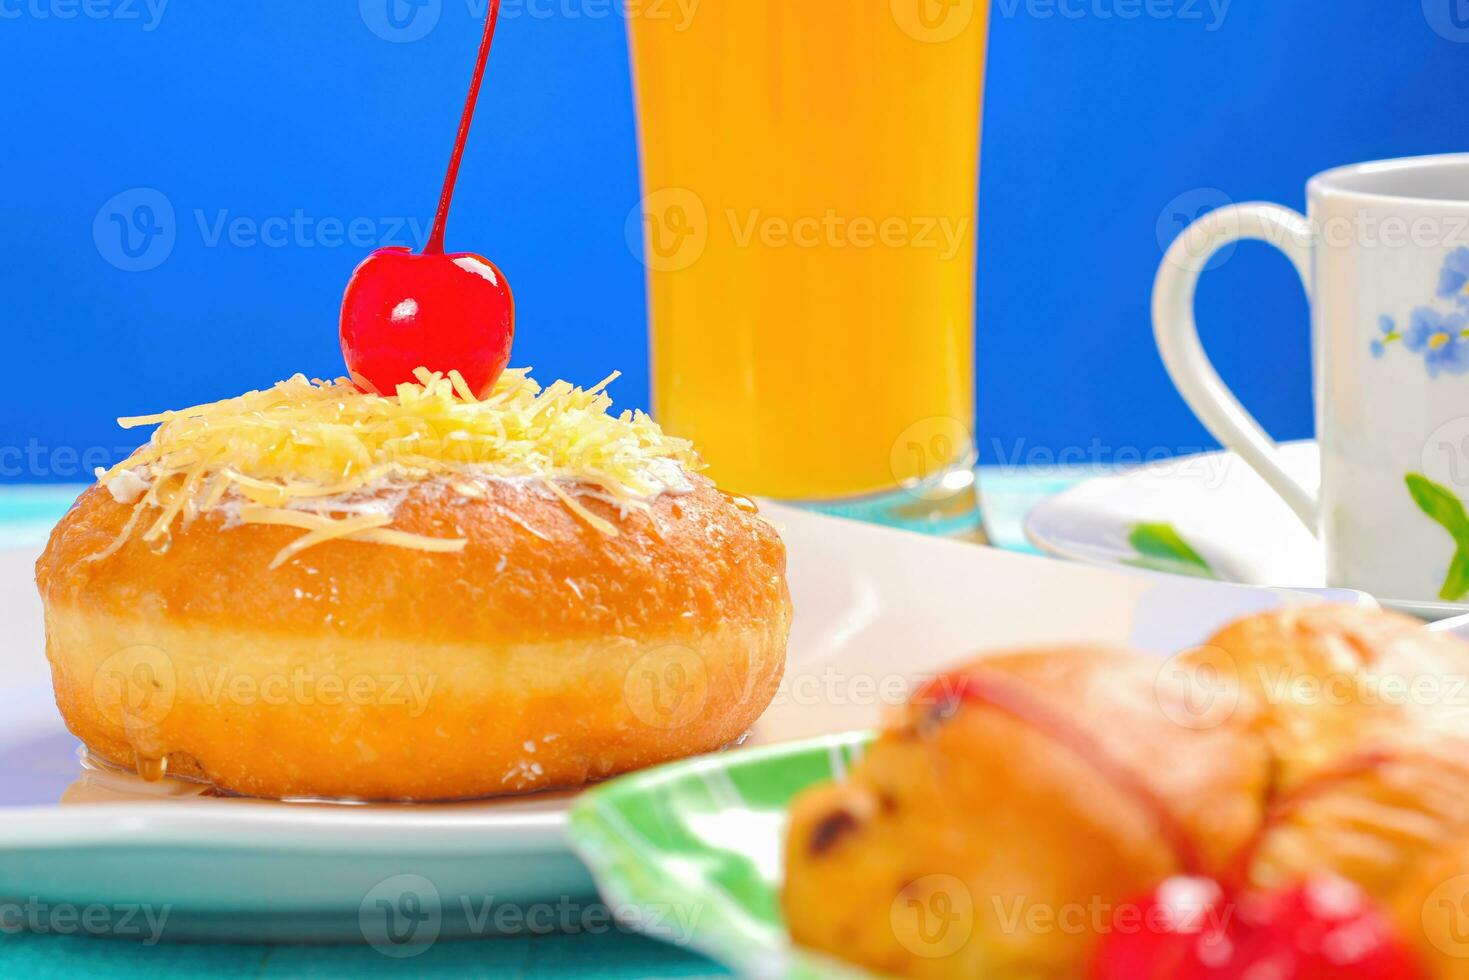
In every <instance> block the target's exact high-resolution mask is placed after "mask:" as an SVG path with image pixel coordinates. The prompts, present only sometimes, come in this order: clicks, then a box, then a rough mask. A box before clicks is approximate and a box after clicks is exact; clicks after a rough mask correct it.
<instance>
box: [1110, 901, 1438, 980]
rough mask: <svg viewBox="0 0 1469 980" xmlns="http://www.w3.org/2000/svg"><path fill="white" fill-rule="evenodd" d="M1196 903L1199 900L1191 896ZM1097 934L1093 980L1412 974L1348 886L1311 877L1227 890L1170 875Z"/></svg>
mask: <svg viewBox="0 0 1469 980" xmlns="http://www.w3.org/2000/svg"><path fill="white" fill-rule="evenodd" d="M1201 902H1202V903H1203V904H1201ZM1133 905H1134V906H1135V907H1136V909H1137V911H1138V913H1139V914H1136V915H1132V916H1130V917H1129V918H1127V919H1125V920H1124V919H1123V918H1121V917H1120V915H1121V913H1119V916H1118V917H1117V918H1116V919H1115V920H1114V922H1113V926H1112V929H1111V930H1110V931H1109V932H1108V933H1107V935H1106V936H1104V937H1103V938H1102V942H1101V945H1100V946H1099V948H1098V950H1097V954H1096V959H1095V960H1094V961H1093V965H1092V978H1093V980H1256V978H1269V980H1329V978H1330V980H1369V978H1371V980H1419V978H1421V977H1422V976H1423V972H1422V969H1421V967H1420V966H1419V964H1418V962H1417V960H1416V958H1415V957H1414V956H1413V954H1412V953H1411V952H1410V951H1409V950H1408V948H1407V947H1406V946H1405V945H1404V944H1403V942H1402V940H1401V939H1400V938H1399V937H1398V936H1397V934H1396V933H1395V932H1394V930H1393V927H1392V924H1391V923H1390V922H1389V921H1388V919H1387V917H1386V916H1384V915H1383V913H1382V912H1381V910H1379V909H1378V908H1377V907H1376V905H1374V904H1373V902H1372V900H1371V899H1370V898H1369V897H1368V896H1367V895H1366V894H1365V893H1364V892H1363V891H1362V890H1361V889H1360V888H1358V887H1357V886H1356V885H1354V884H1352V883H1351V882H1348V881H1345V880H1343V879H1341V878H1336V877H1322V878H1317V879H1313V880H1311V881H1309V882H1307V883H1305V884H1302V885H1297V886H1296V887H1293V888H1288V889H1283V890H1281V891H1276V892H1271V893H1268V894H1249V895H1245V896H1243V897H1240V898H1238V899H1235V898H1232V897H1230V896H1229V895H1228V894H1227V893H1225V892H1224V891H1223V889H1221V888H1220V887H1219V886H1218V885H1217V884H1215V883H1213V882H1211V881H1208V880H1207V879H1198V878H1173V879H1170V880H1169V881H1166V882H1164V883H1163V884H1162V885H1160V886H1159V887H1158V888H1157V889H1156V890H1154V891H1153V892H1151V893H1149V894H1148V895H1146V896H1144V897H1143V899H1142V900H1140V901H1139V902H1136V903H1133Z"/></svg>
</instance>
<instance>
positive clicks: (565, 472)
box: [96, 368, 702, 568]
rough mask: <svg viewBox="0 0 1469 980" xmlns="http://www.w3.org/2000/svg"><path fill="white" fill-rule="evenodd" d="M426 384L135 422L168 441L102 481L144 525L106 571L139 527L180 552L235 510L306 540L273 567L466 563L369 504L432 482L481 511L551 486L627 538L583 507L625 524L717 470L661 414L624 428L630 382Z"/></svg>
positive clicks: (126, 422)
mask: <svg viewBox="0 0 1469 980" xmlns="http://www.w3.org/2000/svg"><path fill="white" fill-rule="evenodd" d="M415 377H416V378H417V382H416V383H408V384H401V385H399V386H398V388H397V390H396V392H395V393H394V394H393V395H391V396H388V397H384V396H380V395H375V394H370V393H366V392H363V391H360V390H359V389H358V388H357V387H356V386H355V385H353V384H352V383H351V382H350V381H348V380H346V379H338V380H336V381H308V380H307V379H306V378H305V377H304V376H302V375H296V376H295V377H293V378H290V379H289V380H286V381H282V382H280V383H278V384H276V385H274V386H273V387H271V388H269V389H266V390H264V391H251V392H247V393H246V394H243V395H239V396H237V397H234V398H228V399H225V400H223V401H219V402H213V403H211V404H206V405H199V406H196V407H193V408H187V409H183V410H180V411H170V412H161V413H158V414H156V415H146V416H138V417H134V418H124V419H119V420H118V422H119V424H120V425H122V426H123V427H124V428H134V427H137V426H147V425H156V426H158V428H157V429H156V431H154V433H153V436H152V438H151V439H150V440H149V441H148V442H147V443H145V444H144V445H142V446H140V447H139V448H138V449H137V450H136V451H135V452H134V453H133V454H132V455H131V456H130V457H129V458H128V459H126V460H124V461H123V462H122V463H120V464H118V465H117V466H115V467H113V468H112V469H110V470H108V471H106V472H103V473H100V474H99V475H98V480H99V482H100V483H102V484H103V485H104V486H110V485H111V484H113V482H114V481H120V482H119V483H118V484H117V488H115V489H114V495H115V496H118V497H119V499H120V500H127V501H128V502H132V505H133V507H134V508H135V511H134V513H133V515H132V516H131V517H130V519H129V521H128V523H127V526H126V527H125V529H124V530H123V532H122V534H121V536H120V537H119V539H118V540H117V541H116V542H114V543H113V546H112V547H111V548H109V549H107V550H106V551H105V552H103V553H101V554H99V555H97V556H96V557H97V558H103V557H106V556H107V555H109V554H112V553H114V552H115V551H116V550H117V548H118V547H120V546H121V545H122V543H123V541H125V540H126V539H127V538H128V537H129V536H130V535H132V534H133V533H135V532H136V531H137V529H138V527H139V526H142V527H144V528H145V530H144V531H143V532H142V537H143V540H145V541H148V542H149V543H151V544H153V545H154V546H155V547H158V548H160V549H161V548H164V547H166V546H167V543H168V540H169V535H170V532H171V530H172V528H173V527H174V526H175V525H176V524H177V523H178V522H179V521H185V522H187V521H190V520H192V519H194V518H195V517H196V516H197V515H198V514H201V513H206V512H209V511H213V510H217V509H220V508H233V510H232V511H231V513H232V514H234V515H235V516H236V517H237V519H238V521H239V522H240V523H242V524H273V525H279V526H284V527H291V528H296V529H299V530H301V531H303V532H304V534H303V535H302V536H301V537H300V538H298V539H296V540H295V541H293V542H292V543H291V544H290V545H289V546H287V547H286V548H285V549H283V550H282V551H281V552H280V553H279V554H278V555H277V556H276V558H275V561H274V562H273V563H272V565H271V567H272V568H275V567H278V566H279V565H281V564H282V563H284V562H286V561H288V560H290V559H291V558H292V557H294V556H296V555H298V554H300V553H301V552H302V551H304V550H306V549H307V548H310V547H313V546H315V545H318V544H322V543H324V542H326V541H332V540H339V539H341V540H350V541H361V542H369V543H375V544H381V545H389V546H394V547H402V548H413V549H417V550H421V551H430V552H454V551H460V550H463V548H464V547H465V546H466V544H467V542H466V541H465V540H463V539H462V538H433V537H427V536H424V535H420V534H412V533H409V532H406V531H403V530H401V529H397V528H393V527H391V523H392V516H391V514H390V513H388V511H390V510H391V509H392V508H391V506H390V505H389V506H387V507H386V508H384V507H376V508H375V509H372V508H369V509H367V510H364V508H363V507H362V506H360V503H361V500H362V499H363V498H366V499H368V500H369V501H370V500H371V499H372V497H373V495H374V494H376V493H377V492H378V491H380V490H382V489H383V488H385V487H387V488H392V487H397V488H401V487H403V486H405V485H411V484H413V483H416V482H420V481H424V480H430V479H442V480H443V481H444V483H445V486H446V488H449V489H453V490H455V491H456V492H458V493H459V494H460V495H461V496H462V497H465V498H470V499H473V498H475V497H477V496H478V497H482V496H484V492H483V489H482V488H483V485H484V484H483V480H484V478H499V479H510V480H516V481H525V482H527V484H539V485H542V486H545V487H547V488H548V489H549V490H550V492H551V493H552V494H553V495H554V496H555V497H556V498H557V499H558V500H559V501H561V503H562V504H563V505H564V506H565V507H566V508H567V510H568V511H569V512H570V513H571V514H573V515H575V517H576V518H577V519H579V520H581V521H583V522H585V523H586V524H587V525H589V526H591V527H593V528H595V529H596V530H597V531H598V532H600V533H602V534H606V535H609V536H616V535H617V534H618V529H617V526H616V525H615V524H614V523H612V522H611V521H608V520H606V519H604V518H602V517H599V516H598V515H596V514H594V513H593V512H592V511H590V510H588V509H587V507H586V506H585V505H584V504H582V503H581V502H580V500H578V499H577V498H578V497H579V496H581V495H583V494H585V495H587V496H593V497H597V498H599V499H604V500H608V501H610V502H612V503H614V504H616V505H617V506H618V507H619V509H620V510H621V511H622V512H623V513H624V514H625V513H626V512H627V511H628V510H646V509H647V502H648V501H649V500H651V499H652V498H654V497H657V496H658V495H659V494H660V493H663V492H665V491H669V490H674V489H678V488H680V487H681V486H682V487H686V486H687V484H686V483H685V482H684V475H685V474H686V473H687V472H692V471H695V470H698V469H700V468H701V466H702V464H701V463H700V461H699V459H698V457H697V455H696V454H695V453H694V451H693V447H692V446H691V445H690V443H689V442H687V441H686V440H683V439H678V438H674V437H672V436H668V435H665V434H664V433H663V431H662V429H660V428H659V427H658V425H657V424H656V423H655V422H653V420H652V419H650V418H649V417H648V416H647V415H646V414H644V413H642V412H623V413H621V414H620V415H617V416H614V415H612V414H610V412H609V409H610V408H611V405H612V401H611V399H610V398H609V397H608V395H607V394H606V393H605V390H604V389H605V388H606V387H607V385H609V384H610V383H611V382H612V381H614V380H615V379H616V378H617V374H615V373H614V374H612V375H611V376H609V377H608V378H606V379H605V380H603V381H602V382H601V383H600V384H598V385H596V386H595V387H593V388H590V389H582V388H577V387H575V386H573V385H571V384H568V383H567V382H565V381H557V382H555V383H554V384H552V385H550V386H549V387H547V388H545V389H542V388H541V387H540V386H539V385H538V384H536V382H535V381H534V380H532V379H531V377H530V374H529V371H528V370H525V369H513V370H509V371H506V372H505V373H504V374H502V375H501V377H500V379H499V380H498V381H497V382H496V384H495V386H494V388H493V389H492V390H491V391H490V392H489V393H488V394H487V395H486V396H485V397H484V398H482V399H477V398H475V396H474V395H473V393H472V392H471V390H470V388H469V386H468V385H467V384H466V383H465V381H464V378H463V377H461V376H460V375H459V373H458V372H457V371H451V372H449V374H448V375H443V374H438V373H433V372H429V371H427V370H425V369H422V368H420V369H419V370H418V371H417V372H415ZM139 480H142V481H143V483H142V484H139V483H138V481H139ZM139 485H146V487H147V490H146V492H145V493H142V494H141V495H140V496H138V499H137V500H136V502H133V501H132V493H137V491H132V492H131V493H128V491H130V490H131V488H133V487H135V486H139ZM124 494H127V496H124ZM145 514H146V516H145Z"/></svg>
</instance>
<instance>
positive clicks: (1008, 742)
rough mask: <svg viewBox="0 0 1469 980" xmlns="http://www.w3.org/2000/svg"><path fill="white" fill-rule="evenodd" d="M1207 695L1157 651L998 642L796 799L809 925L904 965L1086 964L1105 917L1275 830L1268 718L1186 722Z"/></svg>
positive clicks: (827, 948)
mask: <svg viewBox="0 0 1469 980" xmlns="http://www.w3.org/2000/svg"><path fill="white" fill-rule="evenodd" d="M1188 696H1189V691H1188V687H1187V684H1186V683H1184V682H1181V681H1180V682H1178V683H1174V682H1172V681H1169V680H1168V679H1167V677H1166V676H1165V677H1164V678H1163V679H1162V680H1161V681H1160V678H1159V675H1158V665H1157V663H1156V662H1150V661H1149V660H1147V659H1146V658H1143V657H1141V656H1138V655H1136V654H1132V653H1129V652H1127V651H1119V650H1112V649H1103V648H1086V647H1065V648H1058V649H1049V650H1034V651H1028V652H1020V653H1011V654H996V655H992V656H989V657H986V658H984V659H981V660H978V661H976V662H975V663H973V664H971V665H970V666H968V667H966V668H964V669H962V670H960V671H959V672H957V673H955V674H953V675H949V676H947V677H942V678H940V679H938V680H937V681H935V682H934V683H932V684H930V685H928V686H927V687H926V688H925V689H924V690H923V691H920V692H919V693H918V694H916V695H915V697H914V699H913V701H912V702H911V703H910V704H909V705H908V707H907V709H906V712H905V713H904V715H903V716H902V717H901V719H899V721H898V723H897V724H896V726H895V727H893V728H890V729H889V730H886V731H885V732H883V734H882V735H880V736H879V737H878V739H877V741H876V742H875V743H873V745H872V746H871V747H870V748H869V750H868V751H867V754H866V756H865V757H864V758H863V760H862V762H861V763H860V764H859V765H858V766H856V767H854V769H853V770H852V772H851V773H850V777H849V778H848V779H847V780H845V781H843V782H839V783H835V784H830V785H826V786H822V787H819V788H816V789H813V790H810V791H808V792H807V793H805V794H803V795H802V796H800V797H799V798H798V799H797V800H796V802H795V804H794V805H793V808H792V811H791V820H790V825H789V830H788V835H787V839H786V878H785V884H784V889H783V892H782V906H783V908H784V912H785V916H786V921H787V923H788V925H789V928H790V932H791V936H792V938H793V939H794V940H795V941H796V942H797V943H799V944H800V945H802V946H804V947H807V948H809V949H813V950H817V951H820V952H824V953H827V954H829V955H831V956H834V957H838V958H841V959H844V960H850V961H852V962H856V963H859V964H861V965H863V966H865V967H867V968H869V969H872V970H875V971H877V972H880V973H884V974H891V975H897V976H910V977H958V976H971V977H987V978H997V980H1007V978H1019V977H1026V978H1036V977H1073V976H1077V975H1079V973H1080V970H1079V965H1080V964H1083V963H1085V961H1086V958H1087V957H1088V956H1089V955H1090V952H1091V950H1092V948H1093V945H1094V943H1095V942H1096V933H1095V931H1094V929H1093V926H1094V925H1100V924H1099V923H1093V922H1092V919H1093V917H1094V916H1096V915H1106V914H1107V911H1108V910H1109V909H1112V908H1115V907H1117V906H1118V905H1119V904H1120V903H1123V902H1125V901H1127V900H1129V899H1131V898H1133V897H1135V896H1136V895H1138V894H1139V893H1141V892H1142V891H1144V890H1146V889H1148V888H1150V887H1152V886H1153V885H1154V884H1156V883H1157V882H1158V881H1160V880H1162V879H1164V878H1167V877H1169V876H1171V875H1174V874H1178V873H1193V874H1216V873H1222V872H1223V871H1224V870H1225V869H1226V867H1227V866H1228V863H1229V862H1230V861H1231V860H1232V858H1233V856H1234V855H1235V854H1236V853H1237V851H1238V850H1239V849H1240V848H1241V847H1243V846H1245V844H1246V843H1247V842H1248V841H1249V840H1250V839H1251V837H1252V835H1253V834H1254V832H1255V830H1256V828H1257V827H1258V825H1259V822H1260V817H1261V807H1262V805H1263V801H1264V798H1265V794H1266V787H1267V784H1268V781H1269V775H1270V770H1269V760H1268V757H1267V753H1266V749H1265V744H1264V742H1263V740H1262V739H1260V738H1259V737H1258V736H1257V735H1256V734H1254V733H1252V732H1251V730H1250V727H1251V724H1252V723H1253V719H1252V718H1250V717H1249V716H1248V715H1247V714H1246V713H1244V712H1236V713H1235V714H1234V715H1233V716H1232V717H1231V718H1230V719H1229V720H1227V721H1226V722H1225V723H1224V724H1221V725H1218V726H1215V727H1210V728H1199V729H1190V728H1186V727H1180V726H1179V725H1178V724H1177V723H1176V721H1175V720H1174V719H1175V718H1176V717H1178V716H1179V714H1180V712H1182V711H1184V710H1186V709H1185V708H1184V701H1185V699H1186V698H1187V697H1188ZM1194 842H1197V843H1196V844H1195V843H1194ZM1033 914H1040V915H1042V916H1046V917H1050V918H1049V923H1048V924H1044V925H1038V924H1036V922H1035V921H1034V920H1033V919H1032V915H1033Z"/></svg>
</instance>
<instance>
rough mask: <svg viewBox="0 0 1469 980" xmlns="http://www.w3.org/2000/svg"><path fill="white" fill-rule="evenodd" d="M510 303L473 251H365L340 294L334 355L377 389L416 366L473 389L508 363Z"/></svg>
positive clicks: (390, 387)
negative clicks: (452, 374) (338, 343)
mask: <svg viewBox="0 0 1469 980" xmlns="http://www.w3.org/2000/svg"><path fill="white" fill-rule="evenodd" d="M514 339H515V302H514V300H513V299H512V298H511V295H510V285H509V284H508V283H507V282H506V281H505V276H504V275H503V274H502V273H501V272H500V270H499V269H498V268H496V267H495V264H494V263H493V262H491V261H489V260H488V259H484V258H481V257H480V256H478V255H470V254H468V253H461V254H457V255H442V254H441V255H429V254H425V255H415V254H413V252H411V251H409V250H408V249H406V248H380V249H378V250H377V251H376V252H373V253H372V254H371V255H369V256H368V257H367V258H366V259H365V260H363V262H362V264H361V265H359V266H358V267H357V271H355V272H353V273H352V280H351V282H349V283H347V294H346V296H344V297H343V299H342V355H343V357H345V358H346V361H347V370H348V371H349V372H350V373H351V375H352V380H353V381H355V382H357V384H358V385H359V386H360V387H362V388H365V389H367V390H368V391H375V392H377V393H378V394H382V395H391V394H392V393H393V391H394V389H395V388H396V387H397V386H398V385H399V384H400V383H402V382H405V381H412V380H414V379H413V372H414V370H415V369H417V368H420V367H426V368H428V369H429V370H430V371H442V372H445V373H447V372H449V371H450V370H457V371H459V373H461V374H463V375H464V381H465V383H466V384H468V385H469V389H470V390H471V391H473V392H474V393H475V394H476V395H482V394H484V393H485V392H487V391H488V390H489V389H490V388H491V387H492V386H493V385H494V383H495V379H496V378H498V377H499V376H500V372H501V371H504V370H505V365H506V364H508V363H509V362H510V345H511V343H512V342H513V341H514Z"/></svg>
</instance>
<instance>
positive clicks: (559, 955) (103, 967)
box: [0, 470, 1075, 980]
mask: <svg viewBox="0 0 1469 980" xmlns="http://www.w3.org/2000/svg"><path fill="white" fill-rule="evenodd" d="M980 479H981V487H982V489H983V492H984V497H985V507H986V511H987V518H988V522H989V528H990V533H991V535H992V537H993V538H994V540H995V543H996V544H998V545H1000V546H1001V547H1005V548H1012V549H1015V550H1028V545H1027V544H1026V543H1025V538H1024V534H1023V533H1022V532H1021V521H1022V519H1023V518H1024V516H1025V512H1026V511H1027V510H1028V509H1029V508H1030V506H1031V505H1032V504H1033V503H1035V502H1036V501H1037V500H1040V499H1042V498H1044V497H1046V496H1048V495H1050V494H1052V493H1055V492H1057V491H1059V490H1062V489H1064V488H1065V487H1066V486H1069V485H1070V484H1071V483H1073V482H1075V478H1074V477H1071V476H1055V475H1049V474H1044V473H1040V472H1029V473H1027V472H1018V473H1017V472H1014V471H1008V470H1007V471H1000V470H982V471H981V477H980ZM76 494H77V488H75V487H0V548H14V547H26V546H35V545H37V544H39V543H41V542H43V541H45V539H46V535H47V533H48V532H49V531H50V530H51V526H52V525H53V524H54V523H55V522H56V521H57V519H58V518H60V517H61V515H62V514H63V513H64V512H65V511H66V508H67V507H68V506H70V504H71V501H72V500H73V499H74V498H75V496H76ZM387 975H395V976H414V977H524V978H543V977H544V978H551V977H570V978H582V977H585V978H597V980H624V978H626V980H634V978H643V977H716V976H726V975H727V973H726V971H725V970H723V969H722V968H721V967H719V966H718V965H717V964H715V963H711V962H710V961H709V960H707V959H705V958H703V957H701V956H698V955H695V954H693V953H689V952H687V951H684V950H681V949H677V948H675V947H672V946H668V945H664V944H662V943H658V942H654V941H652V940H649V939H644V938H642V937H640V936H636V935H631V934H628V933H625V932H619V931H609V932H604V933H601V934H595V935H594V934H591V933H580V934H564V935H550V936H534V937H494V938H485V939H476V940H469V941H464V942H443V943H438V944H436V945H434V946H432V947H431V948H429V949H428V950H426V951H425V952H423V953H422V954H420V955H417V956H415V957H413V958H412V959H409V960H393V959H388V958H386V957H383V956H381V955H379V954H378V953H377V952H376V951H375V950H373V949H372V948H371V947H368V946H264V945H262V946H244V945H238V946H237V945H202V944H200V945H195V944H160V945H155V946H144V945H142V944H140V943H138V942H135V941H131V940H125V939H106V938H95V937H91V936H80V935H66V936H53V935H37V934H32V933H25V932H17V931H15V929H14V927H13V925H12V924H9V923H6V922H4V921H0V977H6V978H8V977H26V978H33V980H52V978H68V980H69V978H74V977H122V978H134V977H136V978H138V980H156V978H157V977H164V976H200V977H252V978H287V977H299V978H312V977H338V976H352V977H374V976H387Z"/></svg>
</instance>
